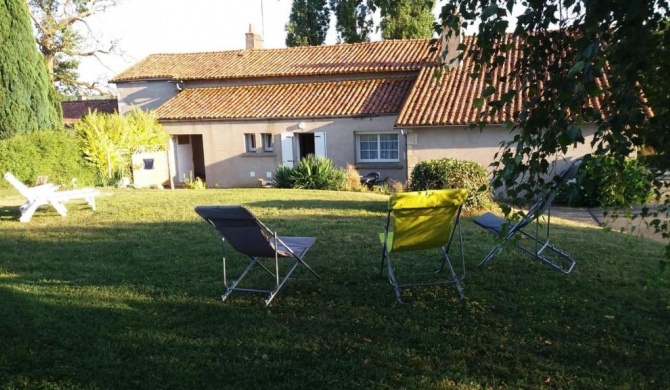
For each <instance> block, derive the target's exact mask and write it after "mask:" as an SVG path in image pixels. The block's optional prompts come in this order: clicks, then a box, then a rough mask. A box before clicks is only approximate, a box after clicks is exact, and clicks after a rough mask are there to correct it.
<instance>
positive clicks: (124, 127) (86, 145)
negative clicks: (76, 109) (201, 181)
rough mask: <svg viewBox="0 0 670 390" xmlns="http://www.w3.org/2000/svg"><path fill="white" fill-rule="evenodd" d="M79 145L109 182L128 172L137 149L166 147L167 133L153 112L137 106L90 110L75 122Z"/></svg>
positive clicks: (151, 149) (150, 149)
mask: <svg viewBox="0 0 670 390" xmlns="http://www.w3.org/2000/svg"><path fill="white" fill-rule="evenodd" d="M74 129H75V132H76V133H77V136H78V137H79V140H80V142H81V149H82V151H83V152H84V154H85V155H86V158H87V159H88V160H89V161H91V162H92V163H93V164H94V165H95V166H96V167H97V168H98V171H99V173H100V176H101V177H103V178H105V179H106V180H107V181H108V182H110V183H111V182H113V181H114V180H115V179H116V180H118V179H119V178H120V177H123V176H130V174H131V157H132V155H133V153H135V152H138V151H157V150H165V148H166V146H167V141H168V139H169V136H168V134H167V133H166V132H165V129H164V128H163V126H162V125H160V124H159V123H158V120H157V119H156V116H155V115H154V114H153V113H152V112H145V111H142V110H139V109H136V110H134V111H132V112H130V113H128V114H126V115H120V114H106V113H99V112H97V111H94V112H91V113H89V114H88V115H86V116H84V117H83V118H82V119H81V120H79V121H78V122H77V123H76V124H75V126H74Z"/></svg>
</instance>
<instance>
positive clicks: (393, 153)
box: [379, 134, 398, 160]
mask: <svg viewBox="0 0 670 390" xmlns="http://www.w3.org/2000/svg"><path fill="white" fill-rule="evenodd" d="M379 144H380V153H379V154H380V156H379V158H380V159H382V160H397V159H398V134H380V135H379Z"/></svg>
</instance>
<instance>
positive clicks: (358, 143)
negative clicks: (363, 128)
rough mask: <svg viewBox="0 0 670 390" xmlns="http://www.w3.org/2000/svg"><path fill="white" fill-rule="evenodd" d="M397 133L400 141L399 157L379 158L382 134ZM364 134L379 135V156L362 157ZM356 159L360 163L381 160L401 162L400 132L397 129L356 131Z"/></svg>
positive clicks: (398, 141) (378, 161)
mask: <svg viewBox="0 0 670 390" xmlns="http://www.w3.org/2000/svg"><path fill="white" fill-rule="evenodd" d="M389 134H392V135H395V136H396V140H397V143H398V149H397V150H396V152H397V155H398V158H395V159H382V158H379V154H380V152H381V136H382V135H389ZM362 135H366V136H369V135H374V136H376V137H377V158H373V159H370V158H362V157H361V136H362ZM356 160H357V162H359V163H380V162H399V161H400V134H399V133H398V132H395V131H377V132H363V133H356Z"/></svg>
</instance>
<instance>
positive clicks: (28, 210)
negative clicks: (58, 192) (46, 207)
mask: <svg viewBox="0 0 670 390" xmlns="http://www.w3.org/2000/svg"><path fill="white" fill-rule="evenodd" d="M24 206H25V205H24ZM39 206H40V205H39V204H38V203H31V204H29V205H28V207H25V208H24V207H23V206H21V218H19V221H21V222H30V218H32V217H33V214H35V211H36V210H37V208H38V207H39Z"/></svg>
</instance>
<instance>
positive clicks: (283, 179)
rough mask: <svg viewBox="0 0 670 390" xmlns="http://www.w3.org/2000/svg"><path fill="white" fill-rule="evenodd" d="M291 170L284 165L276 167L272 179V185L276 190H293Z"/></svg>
mask: <svg viewBox="0 0 670 390" xmlns="http://www.w3.org/2000/svg"><path fill="white" fill-rule="evenodd" d="M292 172H293V169H291V168H289V167H287V166H286V165H283V164H282V165H280V166H278V167H277V172H275V176H274V178H273V179H272V183H273V184H274V186H275V187H277V188H293V178H292V177H291V173H292Z"/></svg>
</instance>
